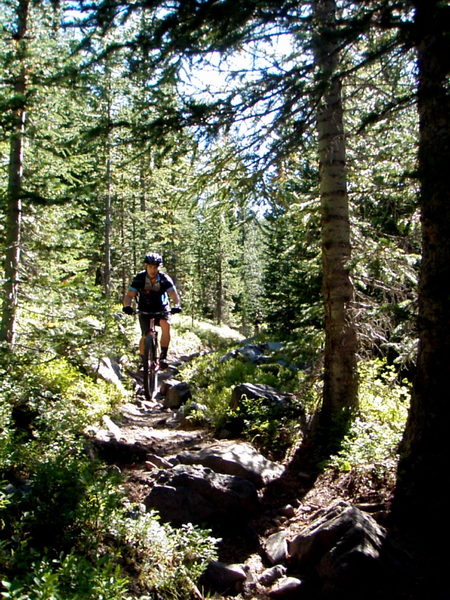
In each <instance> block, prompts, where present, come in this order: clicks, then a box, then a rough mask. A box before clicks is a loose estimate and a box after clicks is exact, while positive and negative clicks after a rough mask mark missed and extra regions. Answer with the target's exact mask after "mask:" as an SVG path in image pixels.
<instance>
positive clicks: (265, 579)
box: [258, 565, 287, 586]
mask: <svg viewBox="0 0 450 600" xmlns="http://www.w3.org/2000/svg"><path fill="white" fill-rule="evenodd" d="M286 571H287V569H286V567H285V566H283V565H275V566H274V567H270V569H266V570H265V571H263V572H262V573H261V575H260V576H259V577H258V583H260V584H261V585H265V586H268V585H272V583H274V581H277V579H280V577H283V575H285V574H286Z"/></svg>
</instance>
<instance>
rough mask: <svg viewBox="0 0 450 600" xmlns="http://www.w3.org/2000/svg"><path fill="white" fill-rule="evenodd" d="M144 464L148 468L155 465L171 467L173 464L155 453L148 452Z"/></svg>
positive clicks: (157, 466) (165, 467) (152, 467)
mask: <svg viewBox="0 0 450 600" xmlns="http://www.w3.org/2000/svg"><path fill="white" fill-rule="evenodd" d="M145 466H146V467H147V468H149V469H154V468H155V467H156V468H158V469H171V468H172V467H173V464H172V463H170V462H169V461H168V460H166V459H165V458H162V457H161V456H157V455H156V454H148V455H147V460H146V462H145Z"/></svg>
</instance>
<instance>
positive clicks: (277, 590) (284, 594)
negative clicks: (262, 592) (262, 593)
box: [269, 577, 302, 599]
mask: <svg viewBox="0 0 450 600" xmlns="http://www.w3.org/2000/svg"><path fill="white" fill-rule="evenodd" d="M301 587H302V582H301V580H300V579H297V578H296V577H283V578H282V579H279V580H278V581H277V583H276V584H275V586H274V587H273V588H272V589H271V590H270V592H269V596H270V598H286V599H289V598H298V592H299V590H300V588H301Z"/></svg>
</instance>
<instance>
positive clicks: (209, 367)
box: [182, 353, 311, 457]
mask: <svg viewBox="0 0 450 600" xmlns="http://www.w3.org/2000/svg"><path fill="white" fill-rule="evenodd" d="M222 356H223V355H221V354H217V353H215V354H209V355H207V356H204V357H201V358H199V359H197V360H195V361H192V362H191V363H190V364H189V365H188V366H186V367H185V368H184V369H183V371H182V375H183V378H184V379H186V380H188V381H190V383H191V385H192V389H193V402H195V403H198V404H200V405H202V406H204V407H206V409H205V410H203V411H199V410H196V411H193V412H189V416H188V419H189V420H191V421H192V422H195V423H203V424H209V425H210V426H211V427H212V428H213V429H214V430H215V431H216V432H219V431H220V432H221V433H222V434H223V433H224V431H227V432H228V434H229V435H232V436H235V437H244V438H245V439H247V440H249V441H251V442H252V443H254V444H255V445H256V446H257V447H259V448H260V449H261V450H263V451H264V450H265V451H267V452H270V453H271V454H273V455H276V456H277V457H280V456H282V455H284V453H285V452H286V451H287V450H288V449H289V447H290V446H291V445H292V444H293V443H294V442H295V441H297V440H298V438H299V436H300V435H301V415H303V414H304V407H305V404H308V403H309V402H310V395H311V394H310V392H309V391H308V389H309V386H310V384H309V383H306V382H307V379H308V374H307V373H306V372H304V371H302V370H300V369H297V370H296V369H293V368H290V367H288V366H285V365H282V364H280V363H279V362H278V359H277V357H276V356H275V357H274V358H273V360H272V361H270V362H267V363H262V364H255V363H253V362H251V361H246V360H243V359H241V358H239V357H236V358H228V359H227V360H224V361H223V360H222ZM244 382H251V383H255V384H257V383H259V384H265V385H269V386H271V387H274V388H275V389H278V390H280V391H282V392H286V393H296V394H298V395H299V397H301V404H302V408H301V407H300V401H293V402H292V403H291V404H288V403H283V404H280V403H277V404H274V405H270V404H268V403H266V402H264V401H263V400H261V399H260V400H246V399H244V400H243V401H242V402H241V403H240V406H239V407H238V408H237V409H236V410H233V409H231V408H230V400H231V395H232V391H233V388H234V387H235V386H236V385H238V384H241V383H244ZM188 411H189V406H188ZM202 419H203V420H202Z"/></svg>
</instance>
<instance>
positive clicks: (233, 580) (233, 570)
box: [200, 561, 247, 593]
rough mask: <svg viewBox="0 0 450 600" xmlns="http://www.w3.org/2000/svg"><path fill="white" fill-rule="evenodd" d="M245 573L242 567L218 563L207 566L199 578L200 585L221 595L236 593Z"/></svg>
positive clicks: (245, 576)
mask: <svg viewBox="0 0 450 600" xmlns="http://www.w3.org/2000/svg"><path fill="white" fill-rule="evenodd" d="M246 578H247V573H246V569H245V566H244V565H240V564H231V565H227V564H225V563H223V562H220V561H213V562H211V563H209V564H208V566H207V568H206V570H205V572H204V573H203V575H202V577H201V581H200V583H201V585H202V586H205V587H207V588H208V589H210V590H214V591H216V592H221V593H236V592H238V591H240V589H241V587H242V583H243V582H244V581H245V580H246Z"/></svg>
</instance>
